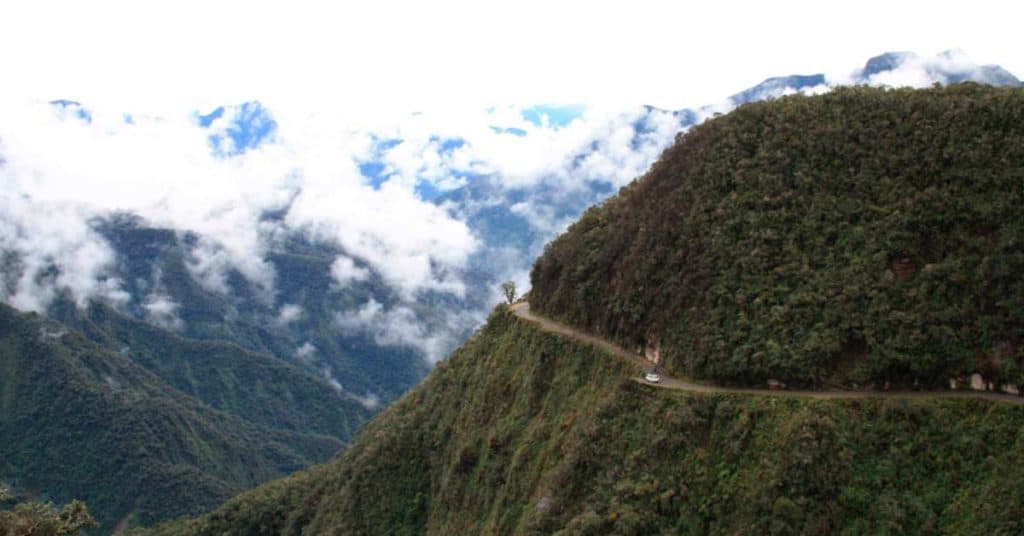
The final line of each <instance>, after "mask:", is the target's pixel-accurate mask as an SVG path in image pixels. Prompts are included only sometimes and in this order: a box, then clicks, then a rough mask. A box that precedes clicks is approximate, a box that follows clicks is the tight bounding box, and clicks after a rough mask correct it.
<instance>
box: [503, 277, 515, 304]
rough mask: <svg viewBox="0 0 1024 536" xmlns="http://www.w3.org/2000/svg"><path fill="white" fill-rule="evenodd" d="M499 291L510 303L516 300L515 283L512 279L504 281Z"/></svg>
mask: <svg viewBox="0 0 1024 536" xmlns="http://www.w3.org/2000/svg"><path fill="white" fill-rule="evenodd" d="M501 292H502V293H504V294H505V301H506V302H508V303H510V304H511V303H512V302H514V301H516V284H515V282H514V281H505V282H504V283H502V284H501Z"/></svg>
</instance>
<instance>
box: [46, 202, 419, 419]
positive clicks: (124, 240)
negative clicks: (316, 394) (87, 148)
mask: <svg viewBox="0 0 1024 536" xmlns="http://www.w3.org/2000/svg"><path fill="white" fill-rule="evenodd" d="M97 228H98V230H99V232H100V233H101V234H102V235H103V236H104V237H105V238H106V239H107V240H108V241H109V243H110V245H111V247H112V248H113V249H114V251H115V253H116V256H117V260H118V263H117V264H118V265H117V270H116V271H115V272H114V274H112V275H114V276H116V277H117V278H118V280H120V281H122V282H123V286H124V290H125V291H126V292H127V294H128V296H129V297H130V298H129V301H128V303H126V304H120V306H119V307H118V310H117V312H119V313H121V314H125V315H127V316H130V317H133V318H136V319H139V320H143V321H146V322H149V323H151V324H154V325H157V326H159V327H161V328H164V329H167V330H170V331H174V332H175V333H178V334H180V335H182V336H184V337H187V338H190V339H200V340H211V341H225V342H230V343H234V344H236V345H238V346H241V347H243V348H245V349H247V350H250V351H253V352H258V353H262V354H270V355H273V356H275V357H277V358H278V359H281V360H283V361H288V362H292V363H295V364H296V365H298V366H300V367H305V368H308V369H309V370H311V371H313V372H314V373H316V374H323V375H329V377H331V378H332V379H334V380H335V381H337V382H338V383H340V384H341V385H342V386H343V387H344V388H345V389H346V390H347V391H348V392H350V393H351V394H352V395H353V396H354V397H355V396H359V397H364V396H369V395H373V396H375V397H377V398H379V399H381V400H382V401H384V402H386V401H389V400H392V399H394V398H395V397H397V396H398V395H400V394H401V393H404V392H405V391H406V390H408V389H409V387H411V386H413V385H415V384H416V382H418V381H420V380H421V379H422V378H423V376H424V375H426V373H427V370H428V366H427V363H425V362H424V360H423V359H422V358H421V357H420V356H419V355H417V354H416V353H415V352H414V351H413V350H411V349H409V348H403V347H399V346H393V345H383V344H376V343H375V341H374V338H373V336H372V334H367V333H364V332H361V331H358V330H350V329H340V328H339V327H338V326H337V323H336V320H337V319H336V316H337V315H338V314H340V313H342V312H347V311H352V310H356V309H358V307H359V306H362V305H363V304H365V303H367V302H368V301H369V300H374V301H375V302H377V303H380V304H382V305H383V306H391V305H393V304H394V303H395V302H396V301H397V298H396V296H395V292H394V291H393V289H390V288H389V287H388V286H387V285H386V284H385V283H384V282H383V281H382V280H381V279H380V277H379V276H378V275H376V274H375V273H373V271H371V270H367V269H366V266H365V264H359V265H355V266H354V269H363V270H365V273H366V277H365V280H359V281H351V282H349V283H348V284H346V285H345V286H344V287H341V286H340V285H338V283H337V282H336V281H335V280H334V279H333V278H332V276H331V267H332V263H333V262H335V260H336V259H337V258H338V256H339V255H342V256H343V255H344V251H342V250H340V249H339V248H338V247H336V246H333V245H331V244H327V243H320V242H312V241H310V240H308V239H307V238H306V237H304V236H302V235H298V234H296V235H291V236H285V237H281V238H280V239H279V240H277V241H276V242H275V244H274V247H273V248H272V249H271V250H270V251H268V252H267V256H266V262H267V263H268V265H269V266H272V267H273V269H274V272H275V274H276V279H275V282H274V292H273V293H268V292H267V291H266V290H265V289H262V288H261V287H260V286H259V285H257V284H255V283H253V282H252V281H250V280H248V279H246V277H245V276H244V275H243V274H241V273H239V272H238V271H237V270H230V271H228V275H227V277H226V278H225V280H224V281H215V280H214V281H210V280H209V279H210V277H209V274H207V273H206V272H204V270H203V269H201V268H199V267H197V266H196V261H195V257H196V255H197V253H196V251H197V249H198V248H201V247H203V245H202V238H201V237H200V236H198V235H195V234H193V233H179V232H175V231H174V230H171V229H161V228H156V227H153V226H150V225H147V224H146V223H145V222H143V221H141V220H140V219H138V218H134V217H131V216H128V215H116V216H113V217H111V218H108V219H107V220H105V221H102V222H97ZM214 279H215V278H214ZM220 283H223V286H222V287H219V284H220ZM218 287H219V288H218ZM155 304H163V307H162V308H161V307H159V306H157V305H155ZM57 314H58V317H59V318H61V319H64V320H73V319H74V318H75V317H76V316H80V315H78V314H77V311H75V310H73V309H68V308H65V309H64V310H61V311H58V312H57ZM109 317H110V315H106V318H108V319H109ZM107 321H109V320H104V322H107ZM304 348H305V349H304ZM324 371H328V372H329V374H325V373H324Z"/></svg>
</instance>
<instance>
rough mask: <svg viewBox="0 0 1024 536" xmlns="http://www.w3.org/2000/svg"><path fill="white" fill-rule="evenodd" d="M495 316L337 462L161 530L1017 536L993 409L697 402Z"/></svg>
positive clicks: (1014, 468) (1005, 444) (999, 407)
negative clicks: (878, 533) (996, 535)
mask: <svg viewBox="0 0 1024 536" xmlns="http://www.w3.org/2000/svg"><path fill="white" fill-rule="evenodd" d="M632 375H633V372H632V370H631V369H630V367H628V366H626V365H625V364H623V363H622V362H620V361H619V360H617V359H614V358H611V357H609V356H607V355H604V354H602V353H600V352H599V351H598V350H596V349H594V348H591V347H589V346H582V345H580V344H577V343H575V342H574V341H572V340H571V339H567V338H564V337H560V336H557V335H552V334H549V333H545V332H543V331H540V330H539V329H538V328H536V327H535V326H534V325H533V324H530V323H527V322H523V321H520V320H518V319H516V318H515V317H514V316H513V315H512V314H510V313H507V312H505V311H504V310H499V311H498V312H496V313H495V314H494V315H492V317H491V319H490V321H489V322H488V324H487V325H486V326H485V327H484V328H482V330H480V331H479V332H478V333H477V334H476V335H475V336H474V337H473V338H472V339H470V340H469V341H468V342H467V343H466V344H465V345H464V346H463V347H462V348H461V349H459V350H458V351H456V352H455V353H454V354H453V355H452V356H451V357H450V358H449V359H448V360H447V361H445V362H443V363H441V364H440V365H438V367H437V369H436V370H435V371H434V372H433V373H432V374H431V375H430V377H429V378H428V379H427V380H426V382H425V383H424V384H423V385H421V386H420V387H418V388H416V389H414V390H413V391H412V392H410V393H409V394H407V395H406V396H404V397H403V398H402V399H401V400H399V401H398V402H397V403H396V404H395V405H393V406H392V407H391V408H389V409H388V410H386V411H384V412H383V413H382V414H380V415H379V416H378V417H377V418H376V419H374V420H373V421H372V422H371V423H370V424H369V425H368V426H367V427H366V428H365V429H364V432H363V433H362V435H361V436H360V437H359V438H358V439H357V440H356V441H355V442H354V443H353V445H352V446H351V447H350V448H349V449H348V450H347V451H346V452H345V453H344V454H343V455H341V456H340V457H339V458H338V459H336V460H334V461H332V462H331V463H329V464H326V465H322V466H317V467H314V468H311V469H309V470H306V471H303V472H301V473H298V474H296V475H293V476H291V477H288V478H286V479H283V480H279V481H275V482H272V483H269V484H266V485H264V486H262V487H260V488H257V489H256V490H254V491H252V492H249V493H246V494H244V495H242V496H240V497H237V498H235V499H232V500H230V501H228V502H227V503H226V504H225V505H224V506H222V507H221V508H220V509H218V510H217V511H215V512H213V513H211V514H209V515H206V516H204V517H202V518H199V519H195V520H189V521H181V522H178V523H175V524H169V525H165V526H162V527H160V528H158V529H157V530H155V531H154V532H155V533H156V534H217V535H221V534H247V535H250V534H300V533H301V534H384V533H387V534H424V533H428V534H516V533H518V534H530V533H558V532H560V531H561V533H563V534H659V533H673V534H674V533H684V534H707V533H711V534H724V533H730V534H735V533H741V534H763V533H771V534H835V533H844V534H860V533H877V532H888V533H901V534H902V533H907V534H914V533H918V534H943V533H947V534H1018V533H1020V531H1021V530H1024V525H1022V524H1021V523H1022V521H1021V520H1022V519H1024V515H1022V514H1024V510H1022V505H1024V501H1022V500H1021V496H1022V495H1021V494H1022V493H1024V487H1022V482H1024V457H1022V456H1024V455H1022V453H1024V414H1022V413H1021V412H1020V411H1019V410H1018V408H1016V407H1013V406H1010V405H1007V404H999V403H989V402H974V401H972V402H964V401H900V400H893V401H881V400H861V401H843V402H836V401H813V400H802V399H782V398H772V397H746V396H732V395H729V396H726V395H715V396H697V395H688V394H685V393H678V392H669V391H663V390H658V389H653V388H651V387H648V386H645V385H642V384H640V383H637V382H635V381H633V380H632V379H631V378H630V376H632Z"/></svg>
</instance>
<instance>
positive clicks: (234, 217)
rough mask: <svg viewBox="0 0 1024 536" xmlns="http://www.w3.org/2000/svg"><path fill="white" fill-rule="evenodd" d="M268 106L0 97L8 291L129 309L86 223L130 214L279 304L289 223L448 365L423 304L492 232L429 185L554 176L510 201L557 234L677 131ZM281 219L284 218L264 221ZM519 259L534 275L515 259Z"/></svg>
mask: <svg viewBox="0 0 1024 536" xmlns="http://www.w3.org/2000/svg"><path fill="white" fill-rule="evenodd" d="M974 68H976V66H975V65H974V64H973V63H971V62H970V61H969V60H968V59H966V57H964V56H962V55H960V54H947V55H944V56H940V57H938V58H932V59H927V58H926V59H920V58H919V59H915V60H913V61H908V62H906V63H905V64H904V65H902V66H901V67H900V68H899V69H897V70H895V71H891V72H888V73H882V74H880V75H877V76H875V77H873V78H872V79H871V80H870V82H871V83H873V84H880V85H882V84H884V85H905V84H909V85H914V86H924V85H929V84H931V83H932V82H933V81H936V80H937V79H938V80H939V81H942V79H941V78H937V76H938V75H937V74H936V73H937V72H939V71H942V70H943V69H945V70H947V71H949V70H952V71H955V72H969V71H970V70H971V69H974ZM777 74H778V73H777ZM840 78H841V77H840ZM840 78H835V79H836V80H839V79H840ZM735 89H737V90H738V89H741V88H735ZM823 90H827V88H826V87H821V88H812V89H811V91H816V92H817V91H823ZM780 91H781V92H782V93H784V92H786V91H789V90H787V89H785V88H783V89H782V90H780ZM780 94H781V93H780ZM69 96H70V97H75V95H69ZM728 106H729V104H723V105H721V106H719V107H708V108H705V109H704V110H703V112H704V113H705V114H710V113H712V112H720V111H726V110H727V109H728ZM266 109H267V110H268V112H267V115H259V114H257V115H253V113H254V112H253V107H252V106H249V107H246V106H234V107H232V106H227V107H226V108H225V111H224V113H223V115H222V116H221V117H220V118H218V119H214V120H212V121H211V122H210V124H209V125H208V126H207V127H204V126H202V125H201V124H200V116H199V114H200V113H208V112H210V111H211V110H212V108H209V109H205V108H204V109H201V110H195V109H193V108H192V107H191V105H190V104H189V103H181V104H179V105H178V106H168V105H164V106H160V107H157V108H153V109H144V108H143V109H139V108H129V107H125V106H121V105H119V104H111V103H110V102H109V101H108V100H98V101H97V102H88V101H87V102H83V103H82V104H81V106H75V105H65V106H55V105H53V104H50V103H48V102H45V101H42V100H39V99H24V98H20V97H18V98H16V97H10V96H3V95H0V117H2V118H3V120H2V121H0V158H2V163H0V262H2V263H3V268H4V270H3V272H4V273H5V274H6V278H5V279H4V280H3V282H2V283H3V285H2V286H0V293H2V298H3V299H4V300H5V301H7V302H8V303H11V304H12V305H14V306H16V307H19V308H22V309H27V310H34V311H43V310H45V308H46V306H47V304H48V303H50V301H52V300H53V298H54V297H55V296H56V295H58V294H59V293H61V292H66V293H68V295H69V296H70V297H71V298H72V299H73V300H74V301H75V302H76V303H77V304H78V305H80V306H83V305H85V304H86V303H88V300H90V299H100V300H104V301H106V302H109V303H112V304H114V305H115V306H116V305H118V304H121V303H124V302H125V301H126V300H128V299H129V297H128V296H127V295H126V294H125V292H124V291H123V290H122V284H121V282H120V281H119V280H117V279H116V277H114V276H113V275H112V274H113V267H114V265H115V262H116V259H114V257H113V252H112V250H111V248H110V246H109V245H108V244H107V243H106V242H105V241H104V239H103V238H102V237H101V236H100V235H99V234H97V233H96V232H95V231H94V230H93V229H92V227H91V226H90V223H89V222H90V221H91V220H92V219H93V218H97V217H105V216H107V215H109V214H110V213H112V212H115V211H121V212H131V213H135V214H137V215H139V216H141V217H142V218H144V219H145V220H146V221H147V222H149V223H150V224H152V225H154V226H159V227H167V228H172V229H175V230H179V231H191V232H194V233H196V234H197V235H198V236H199V240H198V242H197V245H196V247H195V248H194V249H193V250H192V251H191V258H190V259H189V260H188V269H189V271H190V273H191V274H192V276H193V277H194V278H195V279H196V280H197V281H198V282H199V283H200V284H201V285H202V286H203V287H204V288H206V289H207V290H209V291H213V292H219V293H222V294H226V293H228V292H229V291H230V289H229V285H228V279H227V274H228V271H229V270H237V271H238V272H239V273H241V274H242V276H243V277H245V278H246V279H248V280H249V281H250V282H252V283H253V285H254V286H255V287H256V288H258V289H260V290H261V291H262V292H261V295H262V298H263V299H264V300H265V301H266V302H267V303H273V302H274V297H275V293H276V291H275V286H276V285H275V283H276V278H277V274H276V273H275V269H274V266H273V265H272V264H271V263H270V262H268V261H267V260H266V259H267V253H268V251H270V250H271V249H272V248H273V246H274V244H275V241H277V240H278V239H279V237H280V236H282V235H283V234H286V233H295V232H299V233H306V234H308V235H309V236H310V237H312V238H313V239H314V240H322V241H328V242H331V243H334V244H336V245H338V246H340V247H341V248H342V249H343V250H344V251H345V255H339V256H338V257H337V258H336V259H335V260H334V261H333V264H332V265H331V275H332V277H333V278H334V280H335V283H336V284H337V285H338V286H340V287H344V286H346V285H350V284H352V283H354V282H359V281H364V280H366V279H367V278H369V277H370V276H371V274H376V275H379V276H380V277H381V278H382V279H383V280H384V282H385V283H387V284H389V285H390V286H392V287H393V288H394V289H396V290H397V293H398V296H399V297H400V298H401V302H402V303H400V304H398V305H395V306H392V307H390V308H388V309H387V310H385V308H384V307H383V306H382V305H381V304H380V303H378V302H376V301H374V300H370V301H368V302H366V303H365V304H364V305H363V306H362V307H361V308H360V309H358V310H356V311H350V312H347V313H343V314H340V316H339V317H338V321H337V325H338V326H339V327H340V328H342V329H364V330H369V331H371V332H372V333H373V336H374V338H375V339H376V340H377V342H378V343H379V344H384V345H391V344H394V345H410V346H413V347H416V348H419V349H420V350H422V351H423V352H424V354H425V355H427V356H429V358H430V359H431V360H435V361H436V360H437V359H439V358H440V357H443V356H442V355H441V354H443V351H444V349H445V348H446V346H445V344H446V342H445V341H446V337H450V333H448V332H446V330H445V329H437V328H432V329H428V328H427V327H426V326H425V325H424V324H423V323H421V322H419V321H418V320H417V315H416V313H415V312H414V308H413V307H412V306H411V305H412V304H413V303H415V301H416V299H417V296H418V295H420V294H421V293H424V292H439V293H446V294H450V295H453V296H456V297H461V296H464V295H465V293H466V290H467V289H466V284H465V282H464V281H463V280H462V279H461V277H460V275H459V274H460V273H461V271H462V270H463V269H464V268H466V265H467V262H468V260H469V259H470V257H471V256H472V255H473V254H474V252H477V251H479V250H480V247H481V242H480V238H479V237H478V236H477V235H476V234H474V230H473V229H470V228H469V226H468V225H467V224H466V223H465V221H464V218H465V216H466V213H465V212H460V211H459V210H453V207H452V206H451V205H442V206H439V205H436V204H434V203H430V202H427V201H424V200H423V199H422V196H421V195H420V194H418V192H419V189H420V188H423V187H426V186H429V187H430V188H431V189H433V190H434V191H435V192H445V191H449V190H451V189H453V188H456V187H458V186H460V185H462V184H465V183H466V182H467V180H469V179H468V178H467V177H470V176H479V175H487V176H488V177H490V178H491V179H493V180H495V181H496V182H497V183H498V184H499V185H501V186H503V187H504V188H509V189H512V188H526V187H534V186H538V185H543V186H544V187H545V188H546V189H545V190H543V199H542V200H540V201H538V200H537V199H530V198H528V199H526V200H524V201H521V202H518V203H517V204H515V205H513V206H512V207H511V210H512V212H513V213H515V214H519V215H523V216H528V217H529V221H530V224H531V225H532V226H533V227H534V229H535V230H537V231H538V233H539V234H540V235H541V236H547V237H550V236H552V235H554V234H555V233H557V232H558V231H560V230H561V229H562V228H564V226H565V225H566V224H567V223H568V222H569V221H570V220H571V219H572V218H573V217H574V216H573V215H566V214H564V213H561V214H560V213H559V212H558V211H557V210H554V207H557V205H558V203H559V200H560V199H561V198H562V197H566V196H570V195H572V194H573V192H578V191H580V190H582V189H584V188H585V187H586V184H587V183H588V181H602V182H605V183H608V184H610V185H611V187H612V189H613V190H614V188H617V187H618V186H621V185H623V184H626V183H627V182H629V181H630V180H632V179H633V178H634V177H636V176H638V175H640V174H642V173H643V172H644V171H645V170H646V169H647V167H648V166H649V165H650V163H651V162H652V161H653V160H654V159H655V158H656V157H657V156H658V154H659V153H660V152H661V151H662V150H663V148H664V147H665V146H666V145H667V144H668V143H670V142H671V141H672V139H673V138H674V136H675V134H676V132H677V131H678V128H679V123H678V119H677V118H676V117H675V116H673V115H672V114H671V113H668V112H660V111H656V110H655V111H644V110H642V109H640V108H639V107H637V108H629V109H627V110H625V111H623V109H621V108H608V107H600V106H589V107H586V108H583V109H582V111H581V112H580V113H578V114H577V115H578V116H573V117H571V118H569V119H568V120H565V121H561V122H557V124H555V123H556V122H554V121H551V120H550V118H548V119H544V120H541V121H539V124H537V123H538V122H531V121H528V120H527V119H526V118H525V116H524V115H523V113H522V108H521V107H516V106H498V107H494V108H490V109H466V108H458V107H446V108H440V109H437V110H425V111H424V112H423V113H416V114H406V113H397V112H392V113H389V114H382V115H380V116H374V117H368V116H365V115H359V114H355V115H352V114H350V113H346V112H345V111H344V106H340V105H339V106H338V107H333V106H332V105H331V103H325V102H323V101H319V104H317V105H312V104H310V103H309V102H306V101H305V100H303V99H302V98H301V97H295V98H292V99H288V98H282V97H281V96H277V97H274V98H273V99H271V100H270V101H269V102H268V105H267V108H266ZM239 114H241V115H244V116H245V118H246V119H249V120H251V121H252V124H251V125H250V127H251V128H253V129H259V128H260V127H267V126H269V125H271V122H273V125H276V126H275V128H273V129H272V132H270V133H269V134H268V135H267V136H266V137H265V138H263V139H262V140H261V141H260V142H259V143H258V144H247V145H245V146H238V145H237V143H236V142H235V141H234V140H235V138H234V137H233V135H232V134H233V132H234V131H233V130H232V129H236V128H237V124H236V119H237V118H238V116H239ZM637 125H639V126H640V129H639V133H638V131H637V129H636V127H637ZM211 139H213V140H215V144H214V146H211ZM387 140H392V141H390V142H389V141H387ZM580 155H582V156H580ZM368 162H372V163H373V164H374V165H375V166H376V167H377V169H376V173H377V176H376V177H375V178H371V177H366V176H364V175H363V173H361V171H360V167H359V166H360V165H361V164H366V163H368ZM482 202H484V203H486V202H490V201H487V200H485V201H482ZM271 212H275V213H283V214H284V216H283V218H279V219H267V218H265V217H264V215H265V214H267V213H271ZM509 270H510V274H508V275H510V276H517V277H519V278H520V279H522V267H521V266H516V265H512V264H510V265H509ZM524 290H525V289H524ZM165 298H166V297H165V296H163V295H162V294H154V295H152V296H148V297H146V298H145V305H144V307H145V309H146V311H147V314H148V315H149V317H150V320H151V321H153V322H156V323H163V324H164V325H167V326H170V327H172V328H173V327H175V326H178V329H180V326H181V324H180V323H179V322H180V320H179V321H177V322H176V321H175V319H176V317H175V316H174V314H175V311H176V306H175V304H173V302H169V301H168V300H167V299H165ZM279 314H280V318H279V320H280V322H281V323H283V324H288V323H291V322H294V321H295V320H296V319H297V318H299V315H300V314H301V311H298V312H296V311H295V310H293V309H288V308H287V307H285V308H284V309H282V310H281V311H280V312H279ZM464 322H465V319H459V318H453V319H452V320H451V323H452V324H453V325H460V323H464ZM450 331H452V332H455V331H458V330H457V329H455V328H452V329H451V330H450Z"/></svg>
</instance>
